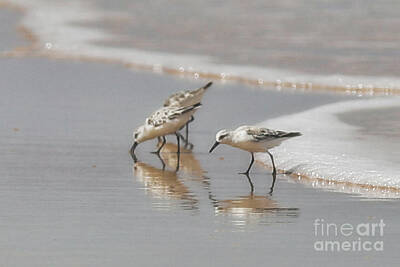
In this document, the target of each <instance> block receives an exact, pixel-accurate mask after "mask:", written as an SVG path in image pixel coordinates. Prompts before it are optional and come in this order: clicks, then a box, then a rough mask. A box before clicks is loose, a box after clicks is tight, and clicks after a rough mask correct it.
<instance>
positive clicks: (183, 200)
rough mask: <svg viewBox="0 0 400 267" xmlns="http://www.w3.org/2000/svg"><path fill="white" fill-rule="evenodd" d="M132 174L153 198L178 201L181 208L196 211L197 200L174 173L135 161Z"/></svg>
mask: <svg viewBox="0 0 400 267" xmlns="http://www.w3.org/2000/svg"><path fill="white" fill-rule="evenodd" d="M133 174H134V176H136V178H137V180H138V181H140V182H142V183H143V184H144V186H145V189H146V190H147V191H148V192H149V193H150V194H151V195H152V196H153V197H154V198H161V199H167V200H179V201H180V204H181V206H183V207H184V208H185V209H191V210H194V209H198V207H197V204H198V201H197V199H196V198H195V197H194V195H193V193H192V192H191V191H190V190H189V188H188V187H187V186H185V185H184V184H183V183H182V182H181V181H180V180H179V177H178V175H177V173H176V172H175V171H169V170H162V169H159V168H156V167H153V166H151V165H149V164H146V163H143V162H139V161H137V162H136V163H135V164H134V165H133ZM157 204H161V203H157Z"/></svg>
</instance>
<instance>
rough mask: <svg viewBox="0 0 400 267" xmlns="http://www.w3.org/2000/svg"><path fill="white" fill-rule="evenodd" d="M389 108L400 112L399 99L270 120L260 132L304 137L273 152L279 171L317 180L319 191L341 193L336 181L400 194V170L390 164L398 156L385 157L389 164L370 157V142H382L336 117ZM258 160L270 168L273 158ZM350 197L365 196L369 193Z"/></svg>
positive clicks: (341, 105)
mask: <svg viewBox="0 0 400 267" xmlns="http://www.w3.org/2000/svg"><path fill="white" fill-rule="evenodd" d="M389 107H400V99H399V98H398V97H391V98H374V99H366V100H352V101H345V102H339V103H334V104H329V105H325V106H321V107H317V108H314V109H311V110H308V111H304V112H301V113H297V114H293V115H288V116H283V117H279V118H276V119H272V120H268V121H265V122H262V123H260V124H259V126H263V127H268V128H272V129H280V130H285V131H300V132H301V133H302V134H303V136H301V137H296V138H293V139H290V140H288V141H286V142H284V143H283V144H282V145H281V146H279V147H276V148H274V149H272V150H271V152H272V153H273V155H274V157H275V162H276V166H277V167H278V168H279V169H281V170H285V171H288V172H290V173H294V174H298V175H299V176H305V177H308V178H311V179H314V181H313V183H316V182H317V183H319V185H320V187H332V188H334V187H336V188H337V187H338V186H337V185H336V186H334V185H332V184H330V185H329V182H330V181H331V182H336V183H337V182H338V183H339V184H340V186H343V185H344V184H350V185H361V186H375V187H380V188H394V189H400V169H399V168H396V164H395V163H394V162H391V161H390V155H391V153H394V152H393V151H386V153H385V154H387V156H386V157H385V158H382V157H379V156H378V157H377V156H376V155H375V154H374V153H366V152H365V148H366V147H368V145H369V143H368V142H370V141H371V140H374V142H375V141H376V140H378V142H379V137H378V138H377V137H376V136H374V137H373V139H370V138H369V137H368V136H362V134H361V133H360V131H359V130H360V128H359V127H357V126H353V125H349V124H346V123H344V122H342V121H341V120H340V119H339V118H338V116H337V114H340V113H344V112H351V111H355V110H364V109H368V110H369V109H379V108H389ZM381 139H384V137H382V138H381ZM257 159H258V160H260V161H263V162H265V163H266V164H267V165H270V158H269V156H268V155H265V154H263V153H260V154H258V155H257ZM324 181H325V182H324ZM328 185H329V186H328ZM342 191H344V192H346V191H349V190H345V189H343V190H342ZM350 191H351V192H353V193H354V192H355V193H362V191H366V190H355V191H354V190H350ZM392 197H393V196H392Z"/></svg>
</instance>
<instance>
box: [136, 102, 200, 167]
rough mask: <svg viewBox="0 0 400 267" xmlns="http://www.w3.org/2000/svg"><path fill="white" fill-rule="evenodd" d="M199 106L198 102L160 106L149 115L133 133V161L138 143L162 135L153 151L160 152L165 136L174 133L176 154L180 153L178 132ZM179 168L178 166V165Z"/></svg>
mask: <svg viewBox="0 0 400 267" xmlns="http://www.w3.org/2000/svg"><path fill="white" fill-rule="evenodd" d="M200 106H201V104H200V103H198V104H195V105H192V106H187V107H162V108H160V109H158V110H157V111H155V112H154V113H153V114H152V115H150V116H149V117H148V118H147V119H146V121H145V124H144V125H142V126H140V127H139V128H138V129H137V130H136V131H135V132H134V134H133V138H134V143H133V145H132V147H131V150H130V153H131V156H132V158H133V160H134V161H136V156H135V149H136V147H137V145H138V144H140V143H142V142H145V141H147V140H150V139H153V138H156V137H162V139H163V142H162V144H161V145H160V147H159V148H158V150H157V151H156V152H155V153H157V154H159V153H160V151H161V149H162V147H163V146H164V145H165V136H166V135H169V134H175V135H176V137H177V145H178V151H177V152H178V155H179V153H180V145H179V137H180V136H179V134H178V131H179V129H181V128H182V127H183V126H184V125H185V124H186V123H187V122H188V121H189V120H190V117H191V116H192V115H193V113H194V112H195V111H196V109H198V108H199V107H200ZM178 168H179V167H178Z"/></svg>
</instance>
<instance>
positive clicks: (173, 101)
mask: <svg viewBox="0 0 400 267" xmlns="http://www.w3.org/2000/svg"><path fill="white" fill-rule="evenodd" d="M211 85H212V82H208V83H207V84H206V85H204V86H203V87H200V88H198V89H195V90H185V91H179V92H177V93H175V94H173V95H171V96H169V97H168V98H167V100H165V102H164V107H187V106H192V105H196V104H198V103H200V102H201V100H202V98H203V95H204V93H205V92H206V90H207V88H208V87H210V86H211ZM193 120H194V117H193V116H192V117H191V118H190V120H189V121H188V122H187V123H186V140H185V141H186V144H187V143H188V137H189V123H191V122H192V121H193Z"/></svg>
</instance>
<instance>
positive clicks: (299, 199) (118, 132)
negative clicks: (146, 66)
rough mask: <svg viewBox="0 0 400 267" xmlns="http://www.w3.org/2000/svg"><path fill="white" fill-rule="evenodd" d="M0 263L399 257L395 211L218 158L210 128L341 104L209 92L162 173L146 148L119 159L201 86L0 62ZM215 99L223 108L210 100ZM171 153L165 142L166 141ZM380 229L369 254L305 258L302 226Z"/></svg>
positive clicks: (354, 261) (92, 67)
mask: <svg viewBox="0 0 400 267" xmlns="http://www.w3.org/2000/svg"><path fill="white" fill-rule="evenodd" d="M0 69H1V76H2V77H3V79H0V92H1V97H0V114H1V120H0V147H1V151H2V153H0V214H1V215H0V216H1V219H0V263H1V264H2V265H4V266H110V265H111V264H113V265H115V266H132V265H138V266H228V265H229V266H251V265H254V266H255V265H272V266H278V265H279V266H293V265H294V264H299V263H301V265H304V266H321V265H322V264H323V265H325V266H337V265H343V266H376V265H377V264H379V265H381V266H385V265H386V266H390V265H393V262H397V261H398V260H399V256H398V253H397V243H398V240H399V237H400V218H399V216H398V215H397V210H398V202H397V201H377V200H369V201H363V200H364V199H362V198H359V197H355V196H353V195H350V194H343V193H335V192H330V191H322V190H316V189H313V188H312V186H311V185H307V184H306V185H302V184H299V183H296V182H295V180H293V178H291V177H289V176H285V175H278V178H277V183H276V185H275V190H274V193H273V194H272V195H269V194H268V191H269V187H270V185H271V182H272V177H271V175H270V170H268V169H265V168H264V167H262V166H260V165H258V164H257V165H255V168H253V172H252V174H251V181H252V182H253V184H254V187H255V191H254V193H251V191H250V186H249V182H248V180H247V179H246V177H245V176H242V175H238V174H237V172H239V171H242V170H244V169H245V168H246V167H247V165H248V162H249V155H248V154H247V153H244V152H240V151H237V150H233V149H230V148H228V147H223V146H221V147H219V148H218V150H216V151H215V153H213V154H211V155H209V154H208V153H207V151H208V149H209V147H210V146H211V145H212V143H213V140H214V134H215V132H216V130H217V129H220V128H225V127H227V128H230V127H234V126H236V125H238V124H243V123H257V122H260V121H263V120H265V119H267V118H273V117H276V116H279V115H283V114H290V113H295V112H299V111H302V110H305V109H308V108H311V107H315V106H318V105H322V104H325V103H331V102H334V101H341V100H344V99H347V98H344V96H338V95H331V94H301V93H289V92H282V93H280V92H274V91H262V90H256V89H253V88H246V87H243V86H240V85H234V84H218V83H216V84H215V85H213V87H212V88H211V89H210V91H209V92H208V93H207V95H206V96H205V98H204V101H203V104H204V107H203V108H202V109H201V110H199V111H198V112H197V113H196V120H195V121H194V123H193V124H192V125H191V138H192V139H191V141H192V142H193V143H194V149H193V151H192V152H188V151H186V152H185V153H182V156H181V161H180V163H181V168H180V171H179V172H177V173H176V172H174V171H173V170H174V166H175V164H176V155H175V154H174V153H173V151H174V150H175V149H176V146H174V145H173V144H169V145H168V146H167V147H166V149H165V150H164V151H163V153H162V155H161V157H162V158H163V160H164V162H165V163H166V171H164V172H163V171H162V164H161V161H160V160H159V159H158V158H157V157H156V156H155V155H153V154H150V153H149V152H150V151H152V150H154V147H155V141H149V142H148V143H146V144H143V145H141V146H139V147H138V149H137V156H138V158H139V160H140V162H139V163H138V164H136V165H134V164H133V162H132V159H131V158H130V156H129V154H128V149H129V148H130V145H131V142H132V137H131V135H132V131H133V129H134V128H135V127H136V126H138V125H139V124H140V123H141V122H143V120H144V117H145V116H146V115H148V114H150V113H151V112H152V111H153V110H154V109H155V108H156V107H158V106H160V105H161V103H162V101H163V99H164V98H165V97H167V96H168V95H169V94H170V93H171V92H172V91H174V90H176V89H177V88H181V89H183V88H194V87H197V86H200V85H202V84H203V83H204V82H205V81H189V80H180V79H178V78H176V77H168V76H162V75H155V74H149V73H140V72H132V71H129V70H127V69H124V68H123V67H120V66H117V65H106V64H99V63H85V62H79V61H72V60H71V61H56V60H49V59H44V58H19V59H12V58H9V59H4V58H3V59H0ZM222 100H223V101H222ZM167 139H168V141H169V142H175V138H174V137H168V138H167ZM316 218H324V219H325V220H326V221H330V222H336V223H345V222H346V223H347V222H348V223H353V224H358V223H364V222H365V223H368V222H376V221H378V220H379V219H384V221H385V223H386V225H387V227H386V228H385V234H384V237H383V240H384V242H385V250H384V251H383V252H356V253H346V252H340V253H332V252H320V253H318V252H315V251H314V248H313V245H314V242H315V241H316V238H315V236H314V228H313V222H314V220H315V219H316Z"/></svg>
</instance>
